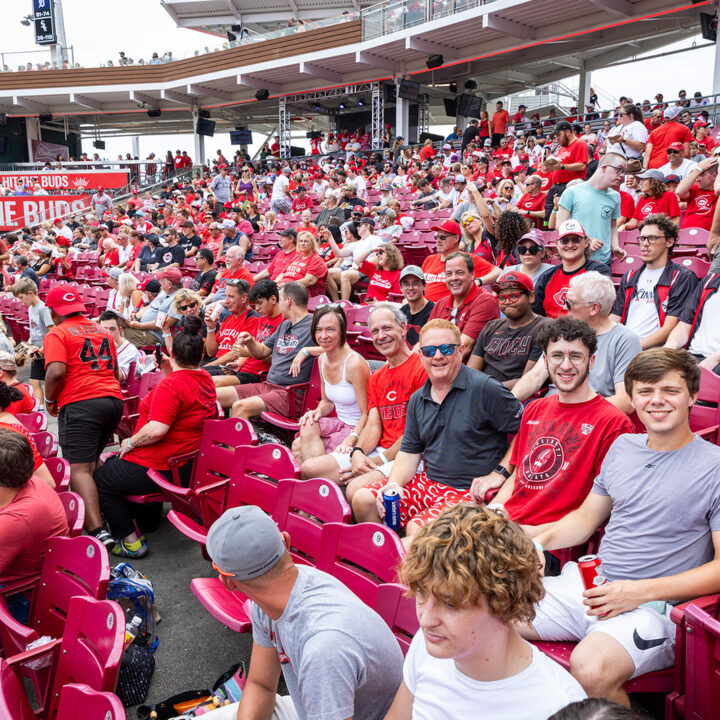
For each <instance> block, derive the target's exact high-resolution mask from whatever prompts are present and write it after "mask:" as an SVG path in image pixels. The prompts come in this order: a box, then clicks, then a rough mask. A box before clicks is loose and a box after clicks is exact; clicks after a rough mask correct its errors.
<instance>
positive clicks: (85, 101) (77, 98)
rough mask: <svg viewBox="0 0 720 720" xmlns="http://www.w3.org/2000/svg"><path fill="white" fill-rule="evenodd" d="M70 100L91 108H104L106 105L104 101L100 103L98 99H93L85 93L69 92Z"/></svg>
mask: <svg viewBox="0 0 720 720" xmlns="http://www.w3.org/2000/svg"><path fill="white" fill-rule="evenodd" d="M70 102H71V103H75V104H76V105H80V106H81V107H86V108H92V109H93V110H105V108H106V107H107V106H106V105H105V103H101V102H100V101H99V100H94V99H93V98H91V97H88V96H87V95H78V94H77V93H70Z"/></svg>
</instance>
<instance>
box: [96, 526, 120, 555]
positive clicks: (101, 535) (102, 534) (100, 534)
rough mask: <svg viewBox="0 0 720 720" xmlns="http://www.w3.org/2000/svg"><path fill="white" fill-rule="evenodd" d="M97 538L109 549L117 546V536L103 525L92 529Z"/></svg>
mask: <svg viewBox="0 0 720 720" xmlns="http://www.w3.org/2000/svg"><path fill="white" fill-rule="evenodd" d="M90 535H92V536H93V537H94V538H95V539H96V540H99V541H100V542H101V543H102V544H103V545H104V546H105V547H106V548H107V549H108V550H112V549H113V548H114V547H115V538H114V537H113V536H112V535H111V534H110V533H109V532H108V531H107V530H106V529H105V528H103V527H101V528H98V529H97V530H92V531H90Z"/></svg>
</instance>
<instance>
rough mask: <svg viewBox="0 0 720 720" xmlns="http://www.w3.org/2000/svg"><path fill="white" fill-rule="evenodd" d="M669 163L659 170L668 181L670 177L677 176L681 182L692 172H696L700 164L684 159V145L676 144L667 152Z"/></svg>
mask: <svg viewBox="0 0 720 720" xmlns="http://www.w3.org/2000/svg"><path fill="white" fill-rule="evenodd" d="M665 152H666V154H667V160H668V161H667V162H666V163H665V164H664V165H661V166H660V167H659V168H658V169H659V170H660V172H661V173H662V174H663V175H664V176H665V178H666V179H667V176H668V175H675V176H677V177H679V178H680V179H681V180H682V179H683V178H684V177H685V176H686V175H687V174H688V173H689V172H690V171H691V170H695V169H696V168H697V166H698V164H697V163H696V162H695V161H694V160H690V159H689V158H686V157H683V144H682V143H680V142H674V143H672V144H671V145H670V147H669V148H668V149H667V150H666V151H665Z"/></svg>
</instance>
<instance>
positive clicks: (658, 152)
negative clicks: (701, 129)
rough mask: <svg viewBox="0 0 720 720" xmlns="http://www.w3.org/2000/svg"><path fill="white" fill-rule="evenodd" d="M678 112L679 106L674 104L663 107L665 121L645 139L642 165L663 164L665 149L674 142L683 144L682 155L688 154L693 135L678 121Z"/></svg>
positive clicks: (665, 156) (646, 166) (653, 166)
mask: <svg viewBox="0 0 720 720" xmlns="http://www.w3.org/2000/svg"><path fill="white" fill-rule="evenodd" d="M679 114H680V108H679V107H677V106H676V105H671V106H670V107H669V108H666V109H665V112H664V113H663V117H664V118H665V122H664V123H663V124H662V125H660V127H657V128H655V130H653V131H652V132H651V133H650V135H649V137H648V139H647V144H646V145H645V152H644V153H643V167H645V168H659V167H660V166H661V165H664V164H665V163H666V162H667V149H668V148H669V147H670V146H671V145H672V144H673V143H676V142H678V143H682V145H683V157H689V156H690V143H691V142H692V141H693V136H692V133H691V132H690V130H688V128H687V126H685V125H683V124H682V123H681V122H678V119H677V117H678V115H679Z"/></svg>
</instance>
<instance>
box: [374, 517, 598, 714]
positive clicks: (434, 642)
mask: <svg viewBox="0 0 720 720" xmlns="http://www.w3.org/2000/svg"><path fill="white" fill-rule="evenodd" d="M399 575H400V578H401V580H402V581H403V582H404V583H405V584H406V585H407V586H408V588H409V591H410V593H411V594H412V595H414V596H415V602H416V608H417V616H418V620H419V622H420V631H419V632H418V633H417V634H416V635H415V637H414V639H413V641H412V644H411V646H410V650H409V651H408V655H407V657H406V658H405V665H404V669H403V683H402V685H401V686H400V689H399V690H398V693H397V695H396V696H395V700H394V702H393V704H392V707H391V708H390V711H389V713H388V714H387V715H386V716H385V720H410V718H413V719H417V720H421V719H429V718H439V717H456V718H471V717H476V716H477V715H478V710H479V709H480V708H482V710H481V714H482V717H483V718H484V719H487V720H496V719H497V720H500V719H502V720H507V718H513V720H530V719H531V718H544V717H548V716H549V715H551V714H552V713H554V712H556V711H557V710H559V709H560V708H562V707H564V706H565V705H567V703H569V702H573V701H574V700H581V699H583V698H584V697H585V693H584V692H583V690H582V688H581V687H580V685H579V684H578V683H577V682H576V681H575V680H574V679H573V678H572V676H571V675H570V674H569V673H568V672H566V671H565V670H564V669H563V668H562V667H560V666H559V665H557V664H556V663H555V662H553V661H552V660H550V658H548V657H547V656H546V655H543V653H542V652H540V651H539V650H538V649H537V648H535V647H533V646H532V645H530V644H528V643H527V642H526V641H525V640H523V639H522V638H521V637H520V635H518V633H517V631H516V630H515V625H516V624H519V623H523V622H529V621H530V620H531V619H532V618H533V617H534V616H535V603H537V602H538V601H539V600H540V599H541V598H542V596H543V594H544V590H543V585H542V579H541V571H540V565H539V563H538V556H537V553H536V551H535V547H534V545H533V542H532V540H530V539H529V538H528V536H527V535H526V534H525V533H524V532H523V531H522V530H521V529H520V527H519V526H518V525H516V524H515V523H513V522H511V521H510V520H508V519H507V517H506V516H505V515H504V514H501V513H499V512H495V511H494V510H488V509H487V508H485V507H480V506H478V505H472V504H470V503H462V504H460V505H456V506H455V507H453V508H451V509H450V510H447V511H446V512H444V513H443V514H442V515H441V516H440V517H439V518H437V519H436V520H433V521H432V522H430V523H428V524H427V525H425V526H424V527H423V528H422V529H421V530H420V532H419V533H418V534H417V535H416V536H415V538H414V540H413V542H412V544H411V545H410V548H409V550H408V554H407V556H406V558H405V560H404V562H403V564H402V565H401V567H400V571H399Z"/></svg>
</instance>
